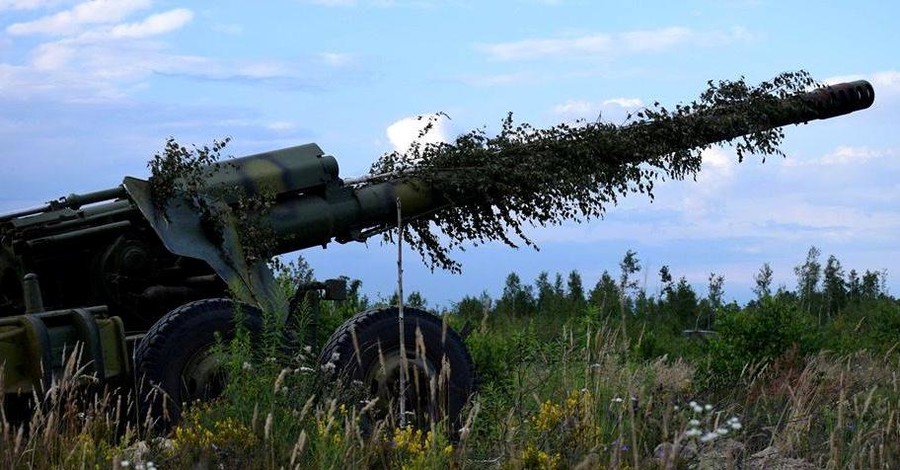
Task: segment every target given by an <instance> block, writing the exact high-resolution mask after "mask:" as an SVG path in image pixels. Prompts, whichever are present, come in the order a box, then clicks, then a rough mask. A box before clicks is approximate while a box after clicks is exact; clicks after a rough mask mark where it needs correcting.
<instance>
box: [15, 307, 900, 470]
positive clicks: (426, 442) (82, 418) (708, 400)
mask: <svg viewBox="0 0 900 470" xmlns="http://www.w3.org/2000/svg"><path fill="white" fill-rule="evenodd" d="M448 321H449V322H451V323H455V324H458V323H460V322H461V319H460V318H457V317H455V316H453V315H450V316H448ZM623 331H625V329H624V328H622V327H621V326H620V325H618V324H617V323H616V321H615V319H607V320H603V319H600V318H598V315H597V314H596V312H595V311H592V310H590V309H587V310H585V311H579V312H571V313H570V314H567V315H562V316H556V317H549V316H544V317H542V316H537V317H534V316H532V317H523V318H519V317H506V318H502V319H501V318H491V319H484V321H482V322H480V327H479V328H477V330H476V331H475V332H473V333H472V334H471V335H470V336H469V337H468V339H467V342H468V345H469V347H470V349H471V350H472V353H473V357H474V359H475V361H476V367H477V368H478V370H479V371H480V377H479V379H480V384H481V386H480V389H479V391H478V392H477V393H476V394H475V395H474V396H473V397H472V400H471V405H470V407H469V409H468V410H467V411H466V413H465V416H464V420H463V423H462V426H461V429H459V430H456V431H457V432H454V433H452V434H453V435H452V436H450V435H448V433H447V432H446V431H444V430H443V428H442V427H441V426H434V427H432V428H429V429H413V428H399V427H397V426H396V423H397V422H398V420H397V417H396V416H388V417H387V418H386V419H384V420H381V421H376V422H374V423H373V422H371V421H369V419H368V417H369V416H370V414H369V411H370V410H371V409H372V407H373V406H375V404H374V403H372V402H371V401H370V400H368V401H367V399H366V397H365V396H364V395H360V394H356V393H348V392H347V390H346V389H344V388H342V387H338V386H336V385H335V384H332V383H325V382H323V381H322V380H320V375H319V367H320V366H319V365H318V364H317V362H316V360H315V355H314V351H311V350H301V351H298V352H296V353H294V354H292V355H290V356H286V357H285V356H278V355H277V354H276V355H272V356H269V357H257V356H256V355H254V354H252V353H251V352H250V350H251V349H253V348H249V347H248V345H247V344H239V343H234V344H230V345H226V347H225V348H223V351H222V354H223V357H224V363H225V364H226V367H228V370H229V374H230V382H229V384H228V386H227V388H226V390H225V392H224V394H223V395H222V397H220V398H219V399H218V400H217V401H215V402H212V403H206V404H195V405H194V406H192V407H191V408H190V410H189V411H188V412H187V413H185V415H184V419H183V421H182V422H181V423H180V424H179V425H178V426H176V427H175V428H173V429H172V430H171V431H170V432H168V433H166V434H155V433H154V431H153V427H152V426H148V425H147V423H145V422H144V421H143V420H141V419H139V418H135V417H136V416H140V413H139V410H138V408H137V407H136V406H135V400H134V397H133V396H132V395H130V394H128V393H127V392H116V391H114V390H112V389H109V388H103V387H99V386H98V385H97V384H96V383H94V382H95V381H94V379H93V378H92V377H91V376H90V375H88V374H86V373H85V372H84V369H81V368H79V361H78V360H77V355H73V356H72V358H70V360H69V362H68V363H67V367H66V369H65V372H64V374H63V375H62V377H61V378H60V379H58V380H57V381H56V382H55V383H54V385H53V387H51V388H50V390H47V391H46V393H44V394H43V395H40V396H38V395H35V396H33V397H31V401H32V402H34V403H38V406H35V410H34V413H33V415H32V416H31V418H30V419H29V420H28V421H26V422H23V423H13V422H11V421H10V419H7V416H6V415H4V416H3V419H2V423H0V425H2V439H0V467H2V468H10V469H15V468H126V467H127V468H153V467H155V468H247V469H253V468H441V469H443V468H459V469H463V468H688V467H695V466H705V468H740V467H741V466H743V468H753V466H756V468H766V467H774V466H777V465H788V464H790V465H794V467H792V468H833V469H891V468H900V377H898V374H900V355H898V354H897V352H896V350H892V351H888V352H887V353H880V354H874V353H869V352H866V351H859V352H856V353H852V354H844V355H838V354H834V353H828V352H820V353H816V354H812V355H806V356H805V355H803V354H801V353H800V352H798V351H797V350H793V351H789V352H788V353H786V354H783V355H781V356H779V357H777V358H775V359H772V360H765V361H761V362H756V363H750V364H746V365H745V367H743V369H742V372H741V373H740V374H739V376H738V378H737V379H736V380H735V381H733V382H732V383H731V384H730V385H729V386H728V387H719V388H711V387H710V383H711V382H710V381H709V380H708V378H707V377H706V376H705V375H704V373H702V370H701V369H703V368H705V367H706V365H704V362H703V360H700V359H696V358H695V359H696V360H692V359H690V358H675V357H668V356H661V357H654V358H650V359H644V358H643V355H642V354H641V353H640V351H641V342H642V341H643V340H644V337H645V335H646V334H648V333H647V330H646V328H644V327H641V328H639V327H637V326H636V325H634V326H633V328H632V329H631V330H630V333H629V334H628V335H627V337H626V335H623ZM642 332H644V333H642ZM239 338H240V336H239ZM239 341H247V339H246V337H245V338H244V339H242V340H241V339H239ZM269 351H276V349H271V348H270V349H269ZM6 405H11V404H9V403H7V404H6ZM361 423H364V425H361ZM803 465H806V466H807V467H803Z"/></svg>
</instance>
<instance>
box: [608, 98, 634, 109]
mask: <svg viewBox="0 0 900 470" xmlns="http://www.w3.org/2000/svg"><path fill="white" fill-rule="evenodd" d="M612 104H614V105H616V106H619V107H622V108H640V107H641V106H643V105H644V102H643V101H641V100H640V99H639V98H612V99H609V100H606V101H604V102H603V105H604V106H608V105H612Z"/></svg>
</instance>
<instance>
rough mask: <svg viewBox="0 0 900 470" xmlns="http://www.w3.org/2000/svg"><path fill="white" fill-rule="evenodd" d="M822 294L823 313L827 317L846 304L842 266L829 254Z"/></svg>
mask: <svg viewBox="0 0 900 470" xmlns="http://www.w3.org/2000/svg"><path fill="white" fill-rule="evenodd" d="M822 295H823V297H824V302H825V314H826V316H827V317H828V318H832V317H834V316H835V315H837V314H838V313H839V312H840V311H841V309H843V308H844V306H845V305H846V304H847V283H846V282H845V281H844V268H843V267H842V266H841V262H840V261H838V259H837V258H836V257H835V256H834V255H831V256H829V257H828V261H826V262H825V271H824V279H823V282H822Z"/></svg>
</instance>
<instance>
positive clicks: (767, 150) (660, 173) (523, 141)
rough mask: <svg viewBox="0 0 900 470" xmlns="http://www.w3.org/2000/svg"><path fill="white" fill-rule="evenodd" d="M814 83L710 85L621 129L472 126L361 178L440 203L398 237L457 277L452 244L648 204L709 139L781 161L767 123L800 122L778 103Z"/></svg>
mask: <svg viewBox="0 0 900 470" xmlns="http://www.w3.org/2000/svg"><path fill="white" fill-rule="evenodd" d="M813 84H814V81H813V80H812V78H810V76H809V74H807V73H806V72H803V71H800V72H788V73H783V74H781V75H778V76H777V77H775V78H774V79H772V80H770V81H767V82H763V83H761V84H759V85H756V86H751V85H748V84H747V83H746V82H745V81H744V79H743V78H741V79H739V80H736V81H720V82H712V81H710V82H709V83H708V88H707V90H706V91H704V92H703V93H701V94H700V96H699V98H698V99H696V100H695V101H692V102H690V103H688V104H681V105H677V106H676V107H675V108H674V109H667V108H665V107H663V106H661V105H660V104H659V103H654V105H653V106H651V107H648V108H645V109H642V110H640V111H638V112H636V113H634V114H633V115H629V116H628V118H627V119H626V121H625V123H623V124H621V125H616V124H612V123H606V122H586V121H576V122H574V123H561V124H557V125H555V126H553V127H549V128H546V129H541V128H536V127H534V126H532V125H530V124H528V123H519V122H516V121H515V120H514V119H513V116H512V114H509V115H507V117H506V118H505V119H504V120H503V122H502V124H501V128H500V131H499V133H497V134H496V135H488V133H487V132H486V131H485V130H484V129H476V130H473V131H471V132H468V133H465V134H462V135H460V136H458V137H456V138H455V139H454V140H453V141H451V142H439V143H425V144H423V143H421V142H420V143H415V144H413V145H412V146H411V147H410V149H409V150H408V151H406V152H392V153H388V154H385V155H383V156H382V157H381V158H380V159H379V160H377V161H376V162H375V163H374V164H373V166H372V168H371V173H372V174H373V175H385V174H387V175H391V176H392V177H395V178H399V179H404V178H415V179H417V180H420V181H423V182H424V183H425V184H427V185H429V186H431V187H432V188H434V190H435V192H436V193H438V194H440V195H441V197H443V198H444V199H445V200H446V201H447V205H446V206H445V207H444V208H443V209H441V210H437V211H434V212H431V213H429V214H427V215H426V216H423V217H418V218H416V219H414V220H412V221H410V222H409V223H407V224H405V225H404V228H403V237H404V239H405V240H406V241H407V242H408V243H410V245H411V246H413V247H414V248H415V249H417V250H418V251H419V253H420V254H421V255H422V256H423V258H424V259H425V260H426V262H428V263H429V264H430V265H431V266H432V268H434V267H440V268H444V269H449V270H451V271H459V270H460V265H459V263H458V262H456V261H454V260H453V259H452V258H451V257H450V251H451V250H452V249H454V248H459V249H464V246H463V245H464V244H465V243H474V244H476V245H477V244H482V243H486V242H489V241H500V242H503V243H505V244H507V245H509V246H512V247H517V246H518V245H520V244H524V245H527V246H534V243H533V242H532V241H531V240H530V239H529V237H528V235H527V234H526V228H527V226H528V225H531V226H550V225H558V224H561V223H562V222H564V221H568V220H574V221H578V222H582V221H586V220H590V219H593V218H598V217H602V216H603V215H604V213H605V211H606V209H607V208H608V207H609V206H611V205H613V206H614V205H615V204H617V203H618V201H619V199H620V198H622V197H625V196H627V195H629V194H633V193H637V194H645V195H647V196H649V197H650V198H651V199H652V198H653V189H654V185H655V183H656V182H658V181H661V180H662V181H665V180H666V179H674V180H681V179H685V178H688V177H694V176H695V175H696V174H697V172H699V171H700V168H701V162H702V152H703V150H705V149H707V148H709V147H710V146H712V145H713V144H714V143H717V142H725V143H727V144H728V145H731V146H733V147H734V148H735V151H736V153H737V155H738V159H739V160H743V158H744V157H745V156H746V155H750V154H757V155H761V156H762V157H763V160H764V159H765V157H766V156H767V155H773V154H774V155H781V156H783V155H784V154H783V152H782V151H781V150H780V148H779V145H780V144H781V141H782V139H783V138H784V134H783V132H782V130H781V129H780V128H779V127H773V125H775V124H776V123H779V122H782V121H783V117H784V116H786V115H787V116H793V115H798V112H800V114H799V115H802V110H799V111H798V110H796V109H792V108H796V107H798V106H806V104H805V103H804V102H803V101H802V100H790V99H789V98H790V97H792V96H795V95H797V94H798V93H799V92H802V91H804V90H807V89H808V88H810V86H812V85H813ZM433 119H435V118H434V117H432V118H431V119H430V120H429V122H428V123H427V125H426V126H425V129H424V130H423V132H422V135H420V137H423V136H424V134H426V133H427V132H429V131H430V130H431V127H432V126H433V125H434V121H433Z"/></svg>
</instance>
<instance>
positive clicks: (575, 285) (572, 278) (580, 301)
mask: <svg viewBox="0 0 900 470" xmlns="http://www.w3.org/2000/svg"><path fill="white" fill-rule="evenodd" d="M566 298H567V299H568V301H569V305H570V307H571V309H572V310H573V311H574V312H576V313H580V312H582V311H583V310H584V307H585V306H586V301H585V298H584V286H583V285H582V283H581V274H579V273H578V271H574V270H573V271H571V272H569V281H568V282H567V283H566Z"/></svg>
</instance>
